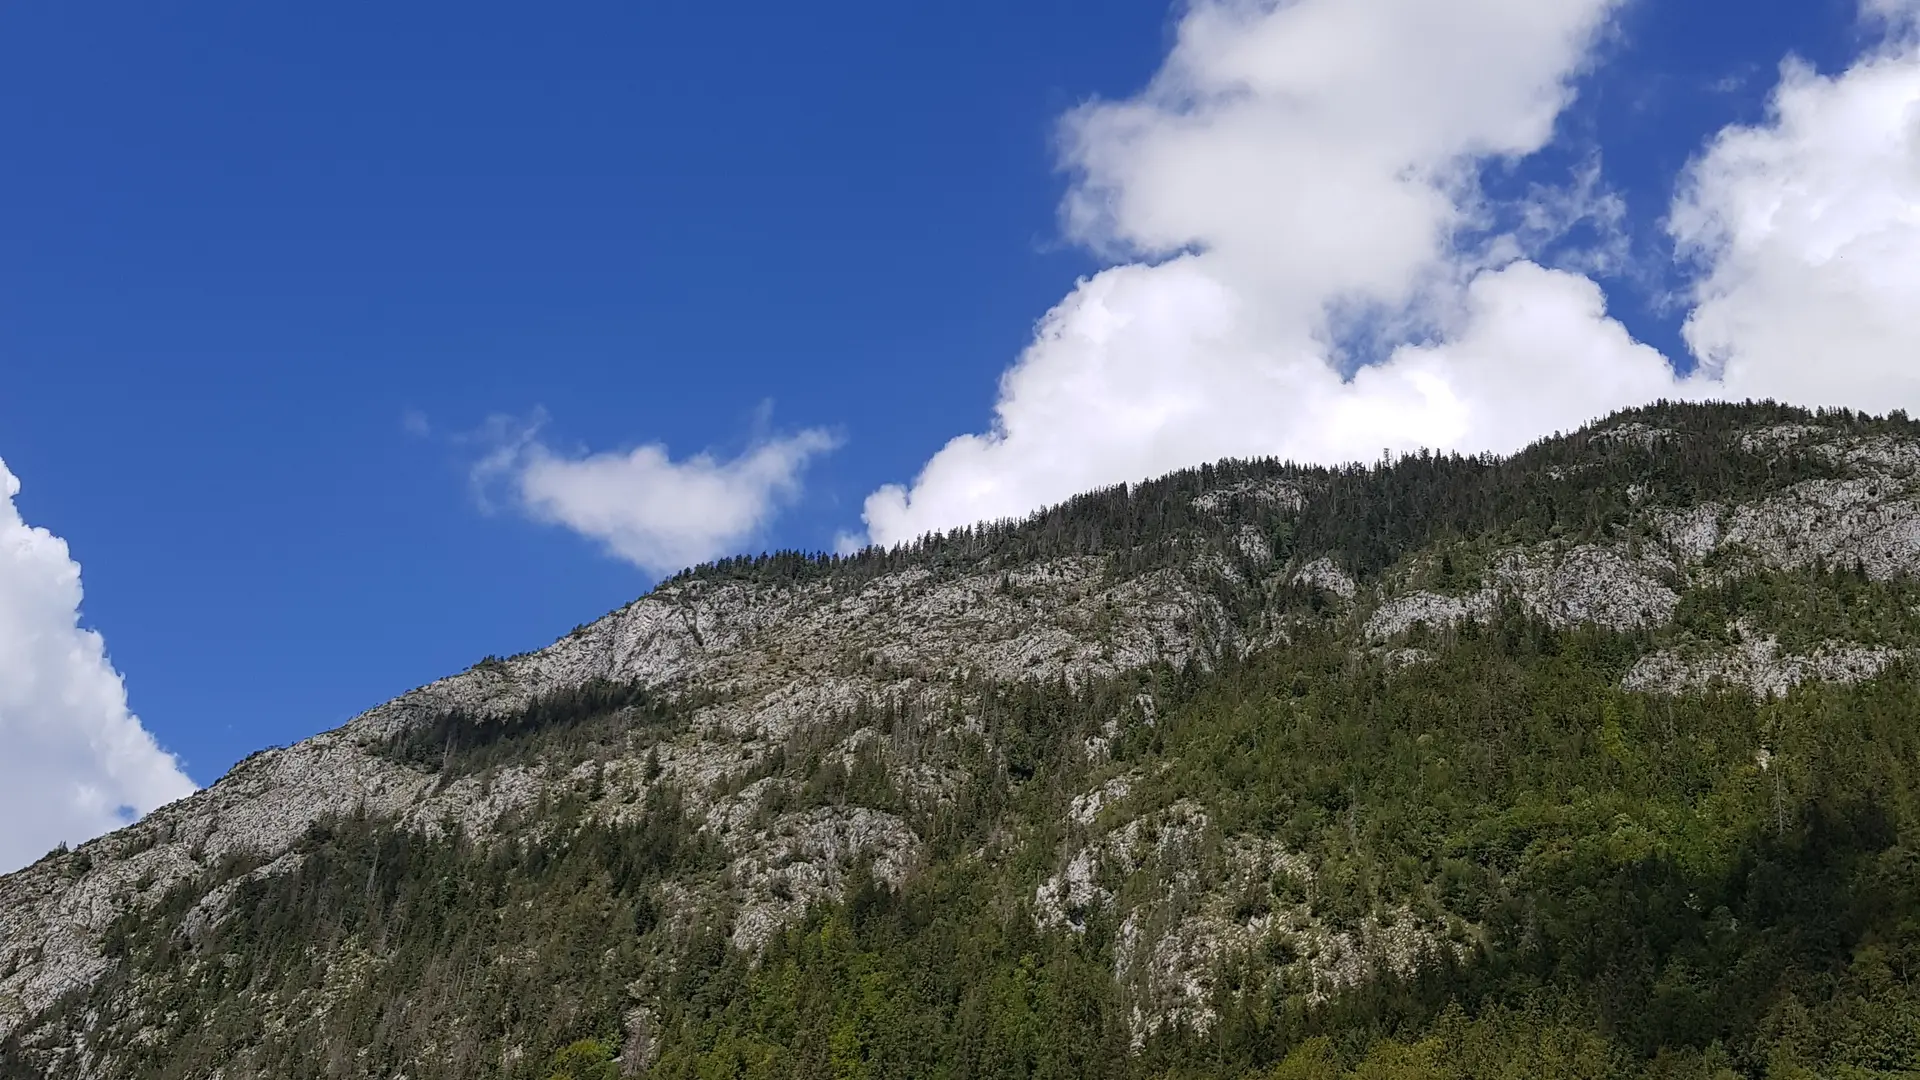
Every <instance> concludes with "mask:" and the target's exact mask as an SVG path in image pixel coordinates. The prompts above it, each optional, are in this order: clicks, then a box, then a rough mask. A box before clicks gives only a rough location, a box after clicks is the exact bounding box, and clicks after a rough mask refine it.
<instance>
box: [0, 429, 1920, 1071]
mask: <svg viewBox="0 0 1920 1080" xmlns="http://www.w3.org/2000/svg"><path fill="white" fill-rule="evenodd" d="M1916 467H1920V424H1916V423H1911V422H1909V421H1907V420H1906V418H1905V417H1903V416H1896V417H1892V418H1887V419H1875V418H1868V417H1861V416H1856V415H1851V414H1819V415H1814V414H1809V413H1805V412H1801V411H1797V410H1791V409H1785V408H1780V407H1775V406H1769V405H1749V406H1739V407H1734V406H1713V407H1698V406H1679V405H1674V406H1657V407H1653V408H1648V409H1643V410H1636V411H1634V412H1632V413H1628V414H1622V415H1619V416H1615V417H1612V418H1609V419H1607V420H1605V421H1602V422H1600V423H1598V424H1596V425H1595V426H1594V427H1592V428H1590V429H1588V430H1585V431H1582V432H1578V433H1575V434H1572V435H1568V436H1564V437H1559V438H1555V439H1552V440H1549V441H1547V442H1544V443H1542V444H1540V445H1537V446H1535V447H1533V448H1531V449H1529V450H1527V451H1525V452H1523V453H1521V454H1519V455H1517V456H1515V457H1513V458H1509V459H1498V460H1496V459H1492V458H1478V459H1473V458H1454V457H1415V458H1406V459H1402V460H1398V461H1394V462H1390V463H1389V462H1383V463H1381V464H1379V465H1376V466H1373V467H1369V468H1358V467H1356V468H1351V469H1343V470H1326V469H1313V468H1301V467H1295V466H1290V465H1284V464H1281V463H1276V462H1228V463H1222V464H1220V465H1217V466H1212V467H1207V468H1202V469H1198V470H1194V471H1190V472H1184V473H1179V474H1175V475H1173V476H1169V477H1166V478H1163V479H1160V480H1156V481H1152V482H1150V483H1145V484H1141V485H1136V486H1133V487H1130V488H1117V489H1113V490H1110V491H1103V492H1096V493H1091V494H1089V495H1086V496H1083V497H1081V498H1079V499H1076V500H1073V501H1072V502H1070V503H1068V504H1065V505H1063V506H1060V507H1057V508H1054V509H1052V510H1049V511H1046V512H1044V513H1042V514H1039V515H1036V516H1035V517H1033V518H1032V519H1029V520H1026V521H1022V522H1010V523H1003V524H998V525H992V526H987V527H981V528H977V529H970V530H963V531H961V532H958V533H954V534H951V535H947V536H942V537H933V538H929V539H928V540H926V541H924V542H923V543H921V544H918V545H915V546H913V547H912V548H910V549H903V550H898V551H892V552H883V551H870V552H867V553H864V554H862V555H858V556H853V557H848V558H838V557H806V556H800V555H794V554H783V555H777V556H769V557H762V558H757V559H738V560H730V561H727V562H723V563H720V564H716V565H713V566H708V567H702V568H700V569H697V570H694V571H690V572H688V573H686V574H683V575H680V576H679V577H677V578H675V579H673V580H671V581H668V582H665V583H663V584H662V585H661V586H660V587H659V588H658V589H656V590H654V592H653V593H651V594H650V595H648V596H646V597H644V598H642V599H640V600H637V601H635V602H634V603H633V604H630V605H628V606H627V607H625V608H623V609H621V610H619V611H616V612H614V613H612V614H610V615H608V616H606V617H605V618H603V619H601V620H599V621H597V622H595V623H592V624H591V625H587V626H583V627H581V628H579V629H577V630H576V631H575V632H574V633H572V634H570V635H569V636H567V637H566V638H564V639H562V640H560V641H558V642H555V643H554V644H553V645H551V646H549V647H547V648H545V649H542V650H539V651H537V652H533V653H528V654H525V655H521V656H516V657H511V658H507V659H498V658H488V659H487V660H484V661H482V662H481V663H479V664H476V665H475V666H474V667H473V668H472V669H470V670H468V671H466V672H463V673H461V674H458V675H454V676H451V677H449V678H446V679H442V680H440V681H439V682H436V683H433V684H430V685H428V686H425V687H422V688H421V689H419V690H416V691H413V692H412V693H409V694H407V695H404V696H402V697H400V698H398V699H396V700H394V701H392V702H389V703H387V704H384V705H381V706H379V707H377V708H374V709H372V710H371V711H369V712H367V713H365V714H363V715H361V716H359V717H356V718H355V719H353V720H352V721H351V722H349V723H348V724H346V725H345V726H344V727H342V728H340V729H339V730H337V731H333V732H329V733H327V734H324V735H321V736H318V737H316V738H313V739H310V740H307V741H306V742H303V743H300V744H298V745H296V746H292V747H287V748H284V749H275V750H269V751H264V752H262V753H260V754H257V755H255V756H254V757H252V758H250V759H248V760H247V761H245V762H243V763H241V764H240V765H239V766H238V767H236V768H235V769H234V770H233V772H232V773H231V774H229V775H228V776H227V777H226V778H224V779H222V780H221V781H220V782H219V783H217V784H215V785H214V786H213V787H211V788H209V789H208V790H206V791H204V792H201V793H200V794H198V795H196V796H194V797H192V798H190V799H187V800H184V801H182V802H180V803H177V804H174V805H172V806H169V807H166V808H164V809H162V810H160V811H158V812H156V813H155V814H153V815H151V816H150V817H149V818H147V819H146V820H144V821H142V822H140V823H138V824H136V825H134V826H131V827H129V828H127V829H123V830H121V831H120V832H117V833H114V834H113V835H111V836H107V837H104V838H102V839H100V840H97V841H95V842H93V843H90V844H87V845H85V846H83V847H81V848H79V849H77V850H75V851H71V852H56V853H53V854H50V855H49V856H47V857H46V858H45V859H43V860H42V861H40V862H39V863H37V864H36V865H34V866H33V867H30V868H28V869H27V870H24V871H22V872H20V873H17V874H14V875H11V876H9V877H6V878H0V1077H3V1078H12V1077H36V1078H38V1077H53V1078H78V1077H114V1078H119V1077H127V1078H135V1077H140V1078H145V1077H156V1078H159V1077H165V1078H183V1080H184V1078H195V1080H198V1078H203V1077H216V1076H217V1077H220V1078H222V1080H241V1078H250V1077H274V1078H305V1077H314V1078H319V1077H382V1078H388V1077H396V1078H397V1077H402V1076H404V1077H407V1078H408V1080H437V1078H443V1077H445V1078H452V1077H479V1076H501V1077H529V1078H535V1080H538V1078H545V1077H550V1076H556V1075H558V1076H569V1077H578V1078H585V1077H589V1076H594V1077H599V1076H611V1075H628V1076H638V1075H650V1076H656V1077H688V1078H692V1077H702V1078H704V1077H718V1076H756V1077H757V1076H766V1077H789V1076H822V1077H827V1076H832V1077H871V1078H876V1080H877V1078H879V1077H896V1076H897V1077H908V1076H950V1077H976V1076H982V1077H984V1076H996V1077H997V1076H1008V1077H1014V1076H1075V1077H1080V1076H1113V1077H1132V1076H1162V1075H1171V1076H1242V1075H1248V1074H1252V1073H1260V1074H1262V1075H1273V1076H1276V1077H1337V1076H1343V1075H1347V1074H1348V1073H1350V1072H1351V1073H1353V1074H1354V1075H1359V1076H1368V1077H1386V1076H1460V1077H1467V1076H1475V1077H1479V1076H1515V1077H1519V1076H1527V1077H1540V1076H1562V1075H1565V1076H1581V1077H1598V1076H1639V1075H1650V1076H1663V1077H1703V1078H1704V1077H1720V1076H1730V1075H1733V1076H1752V1077H1762V1076H1765V1077H1785V1076H1803V1075H1804V1076H1816V1075H1818V1076H1828V1075H1844V1076H1899V1075H1915V1074H1920V989H1917V988H1916V986H1915V982H1914V981H1915V980H1916V979H1920V876H1916V871H1917V870H1920V855H1917V854H1916V853H1920V832H1917V831H1916V830H1920V806H1917V805H1916V797H1920V782H1916V777H1915V770H1916V768H1920V686H1916V683H1915V680H1914V677H1913V673H1914V671H1915V670H1916V668H1915V666H1914V661H1915V650H1916V649H1920V581H1917V580H1916V579H1915V576H1914V575H1915V571H1916V570H1920V478H1917V477H1916Z"/></svg>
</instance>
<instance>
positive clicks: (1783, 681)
mask: <svg viewBox="0 0 1920 1080" xmlns="http://www.w3.org/2000/svg"><path fill="white" fill-rule="evenodd" d="M1900 655H1901V654H1900V652H1899V650H1897V649H1890V648H1885V647H1874V646H1866V645H1851V644H1848V643H1846V642H1839V641H1829V642H1824V643H1822V644H1821V645H1820V646H1819V647H1817V648H1815V649H1814V650H1813V651H1812V652H1811V653H1807V654H1804V655H1795V654H1791V653H1783V652H1781V651H1780V643H1779V641H1778V639H1776V638H1774V637H1771V636H1767V637H1760V636H1754V635H1750V634H1748V635H1742V640H1741V641H1740V642H1739V643H1738V644H1736V645H1733V646H1730V647H1725V648H1694V649H1691V650H1663V651H1661V652H1657V653H1653V654H1652V655H1649V656H1645V657H1642V658H1641V659H1640V660H1639V662H1638V663H1635V664H1634V665H1633V668H1632V669H1631V670H1630V671H1628V672H1627V674H1626V677H1625V678H1624V679H1623V680H1622V686H1624V687H1625V688H1626V689H1628V690H1639V691H1643V692H1646V693H1658V694H1684V693H1687V692H1689V691H1696V690H1707V689H1711V688H1714V687H1718V686H1726V687H1738V688H1741V689H1745V690H1747V691H1748V692H1750V693H1752V694H1753V695H1754V696H1755V697H1760V698H1771V697H1780V696H1782V695H1784V694H1786V693H1787V692H1788V691H1789V690H1792V689H1793V688H1794V687H1796V686H1799V685H1800V684H1801V683H1807V682H1834V683H1852V682H1861V681H1863V680H1866V679H1871V678H1873V677H1874V676H1876V675H1878V674H1880V673H1881V672H1882V671H1884V670H1886V668H1887V666H1888V665H1890V664H1892V663H1893V662H1894V661H1895V660H1897V659H1899V658H1900ZM1765 767H1766V764H1765V762H1762V763H1761V768H1765Z"/></svg>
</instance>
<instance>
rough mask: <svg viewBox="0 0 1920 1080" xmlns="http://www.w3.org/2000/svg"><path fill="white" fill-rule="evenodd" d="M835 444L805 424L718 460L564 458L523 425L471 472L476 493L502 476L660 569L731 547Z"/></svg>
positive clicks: (550, 511) (535, 505)
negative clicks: (795, 431)
mask: <svg viewBox="0 0 1920 1080" xmlns="http://www.w3.org/2000/svg"><path fill="white" fill-rule="evenodd" d="M838 445H839V440H838V439H837V438H836V437H835V436H834V435H832V434H831V433H829V432H826V431H821V430H807V431H801V432H798V433H797V434H793V435H787V436H775V437H768V438H762V439H759V440H757V441H755V442H754V443H753V445H751V446H749V447H748V448H747V449H746V450H745V451H744V452H742V453H741V454H740V455H739V456H737V457H734V458H731V459H729V460H724V461H723V460H720V459H717V458H715V457H713V456H712V455H710V454H696V455H695V456H693V457H690V458H686V459H684V460H681V461H674V460H673V459H672V458H671V457H670V456H669V455H668V453H667V448H666V447H665V446H662V445H660V444H658V443H650V444H647V445H644V446H639V447H635V448H634V449H631V450H626V451H621V452H617V453H598V454H582V455H577V456H569V455H565V454H560V453H556V452H555V451H553V450H552V449H551V448H549V447H548V446H546V444H544V443H542V442H541V441H540V440H539V439H538V438H537V437H536V434H535V431H534V430H526V431H522V432H520V433H518V434H515V435H513V436H512V437H510V438H507V439H505V440H502V445H501V446H500V447H499V448H498V449H497V450H496V451H495V452H494V453H492V454H490V455H488V456H487V457H486V458H485V459H484V460H482V461H481V462H480V463H479V464H478V465H477V466H475V468H474V478H475V481H476V483H478V484H479V485H481V488H482V490H483V491H484V490H485V488H486V487H489V486H491V485H493V484H495V483H499V482H504V483H505V484H506V485H507V487H508V489H509V490H510V492H511V494H512V497H513V501H514V502H515V503H516V504H517V505H518V506H519V507H520V509H522V510H523V511H524V512H526V513H527V514H528V515H530V516H532V517H534V518H535V519H537V520H540V521H545V522H548V523H551V524H555V525H564V526H566V527H567V528H569V529H572V530H573V531H575V532H577V533H580V534H581V535H583V536H587V537H590V538H592V539H595V540H598V541H600V542H601V543H602V544H604V545H605V546H606V549H607V551H608V552H610V553H611V554H613V555H615V556H618V557H619V558H622V559H625V560H626V561H628V562H630V563H633V564H634V565H635V566H638V567H640V568H641V569H643V570H646V571H647V572H649V573H652V574H662V575H663V574H668V573H671V572H673V571H676V570H679V569H681V568H683V567H686V566H691V565H693V564H695V563H699V562H703V561H706V560H708V559H712V558H715V557H717V556H721V555H728V554H732V553H733V552H734V551H736V550H737V549H738V546H739V545H740V544H742V543H744V542H746V541H748V540H750V539H752V537H753V536H754V534H756V533H757V532H759V531H760V530H761V529H762V528H763V527H764V526H765V525H766V524H767V522H768V521H769V520H770V519H771V518H772V516H773V514H774V513H775V512H776V511H777V510H778V509H779V508H780V507H781V506H782V505H783V504H784V503H786V502H787V501H790V500H791V499H793V498H794V497H796V496H797V495H798V494H799V491H800V474H801V472H802V470H803V469H805V467H806V465H807V462H808V461H809V460H811V459H812V458H813V457H815V456H817V455H819V454H823V453H826V452H828V451H830V450H832V449H834V448H835V447H836V446H838Z"/></svg>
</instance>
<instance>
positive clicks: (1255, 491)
mask: <svg viewBox="0 0 1920 1080" xmlns="http://www.w3.org/2000/svg"><path fill="white" fill-rule="evenodd" d="M1242 500H1245V501H1249V502H1256V503H1266V504H1269V505H1273V506H1280V507H1284V508H1286V509H1288V510H1298V509H1300V507H1302V506H1304V505H1305V504H1306V495H1305V493H1304V492H1302V491H1301V490H1300V485H1298V484H1296V483H1294V482H1293V481H1291V480H1237V481H1235V482H1233V483H1231V484H1228V485H1226V486H1224V487H1217V488H1214V489H1213V490H1212V491H1209V492H1206V493H1205V494H1203V495H1200V496H1197V497H1196V498H1195V499H1194V500H1193V507H1194V509H1196V510H1204V511H1206V512H1207V513H1210V514H1213V513H1219V512H1220V511H1222V510H1225V509H1227V508H1228V507H1230V506H1232V505H1233V504H1234V503H1235V502H1237V501H1242Z"/></svg>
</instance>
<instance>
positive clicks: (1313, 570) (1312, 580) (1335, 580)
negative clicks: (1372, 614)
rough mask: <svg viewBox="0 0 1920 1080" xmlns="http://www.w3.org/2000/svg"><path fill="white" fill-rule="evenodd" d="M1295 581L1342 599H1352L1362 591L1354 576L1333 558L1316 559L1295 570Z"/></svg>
mask: <svg viewBox="0 0 1920 1080" xmlns="http://www.w3.org/2000/svg"><path fill="white" fill-rule="evenodd" d="M1293 583H1294V584H1296V585H1305V586H1307V587H1309V588H1314V589H1321V590H1324V591H1326V592H1330V593H1332V594H1333V595H1335V596H1338V597H1339V598H1341V599H1342V600H1351V599H1353V598H1354V596H1355V595H1356V594H1357V593H1359V591H1360V586H1359V585H1358V584H1356V583H1355V582H1354V580H1353V578H1352V577H1351V576H1349V575H1348V574H1347V572H1346V571H1345V570H1342V569H1340V568H1339V567H1338V566H1335V565H1334V564H1333V560H1331V559H1315V560H1313V561H1312V562H1310V563H1307V564H1306V565H1305V566H1302V567H1301V568H1300V569H1299V570H1297V571H1295V572H1294V575H1293Z"/></svg>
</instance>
